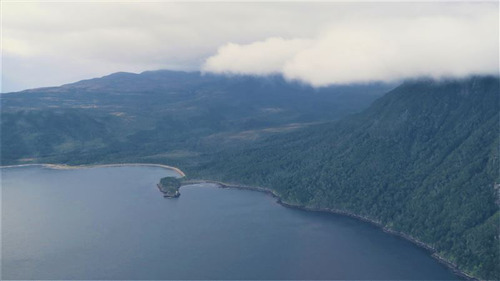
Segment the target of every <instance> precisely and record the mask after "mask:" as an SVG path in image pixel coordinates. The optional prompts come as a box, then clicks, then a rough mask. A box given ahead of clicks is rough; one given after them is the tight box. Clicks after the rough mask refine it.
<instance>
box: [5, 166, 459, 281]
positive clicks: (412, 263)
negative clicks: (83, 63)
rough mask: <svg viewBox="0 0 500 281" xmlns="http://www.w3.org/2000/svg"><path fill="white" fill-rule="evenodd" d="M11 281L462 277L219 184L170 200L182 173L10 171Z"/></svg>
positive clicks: (403, 249)
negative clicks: (161, 187) (168, 180)
mask: <svg viewBox="0 0 500 281" xmlns="http://www.w3.org/2000/svg"><path fill="white" fill-rule="evenodd" d="M1 173H2V233H1V234H2V278H3V279H58V280H60V279H82V280H85V279H127V280H132V279H142V280H154V279H156V280H158V279H282V280H283V279H434V280H436V279H440V280H443V279H459V277H458V276H456V275H454V274H453V273H452V272H451V271H450V270H449V269H447V268H446V267H445V266H443V265H441V264H440V263H438V262H437V261H436V260H434V259H433V258H431V256H430V254H429V253H428V252H427V251H425V250H423V249H421V248H418V247H416V246H414V245H413V244H411V243H409V242H408V241H405V240H403V239H401V238H398V237H396V236H393V235H389V234H387V233H384V232H383V231H382V230H380V229H378V228H376V227H375V226H372V225H370V224H368V223H364V222H360V221H357V220H355V219H352V218H349V217H344V216H340V215H334V214H325V213H315V212H306V211H301V210H296V209H290V208H286V207H283V206H281V205H279V204H277V203H276V202H275V201H276V200H275V199H273V198H272V197H271V196H269V195H266V194H263V193H259V192H255V191H247V190H237V189H221V188H217V187H216V186H214V185H211V184H199V185H193V186H186V187H183V188H181V194H182V195H181V197H180V198H177V199H165V198H163V196H162V194H161V193H160V192H159V191H158V189H157V187H156V183H157V182H159V180H160V178H161V177H165V176H174V175H176V173H175V172H173V171H170V170H165V169H163V168H159V167H143V166H127V167H100V168H86V169H72V170H55V169H49V168H44V167H41V166H29V167H17V168H4V169H1Z"/></svg>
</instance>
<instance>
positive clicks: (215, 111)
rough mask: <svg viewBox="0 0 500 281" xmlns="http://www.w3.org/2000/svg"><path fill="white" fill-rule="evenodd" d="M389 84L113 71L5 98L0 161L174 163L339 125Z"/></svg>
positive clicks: (194, 73)
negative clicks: (302, 129)
mask: <svg viewBox="0 0 500 281" xmlns="http://www.w3.org/2000/svg"><path fill="white" fill-rule="evenodd" d="M390 88H392V86H391V85H384V84H370V85H350V86H337V87H325V88H320V89H314V88H312V87H309V86H305V85H301V84H297V83H289V82H287V81H285V80H284V79H283V78H282V77H280V76H273V77H252V76H235V77H226V76H216V75H201V74H200V73H198V72H175V71H150V72H144V73H141V74H133V73H115V74H111V75H108V76H105V77H102V78H96V79H90V80H84V81H80V82H76V83H72V84H68V85H63V86H61V87H52V88H41V89H33V90H27V91H23V92H18V93H9V94H2V95H1V96H0V97H1V103H2V112H1V113H2V118H1V120H2V122H1V130H2V132H3V138H2V140H1V144H2V159H1V160H2V163H3V164H14V163H25V162H30V161H32V162H33V161H34V162H41V161H42V162H44V161H57V162H61V161H63V162H67V161H75V160H78V159H82V156H81V155H84V157H85V159H87V161H90V160H91V161H116V160H117V159H123V158H124V157H153V158H148V161H175V159H174V158H175V157H174V158H169V157H170V156H164V155H165V153H167V152H168V153H170V154H169V155H172V153H171V152H173V151H174V152H175V153H174V154H177V155H179V154H180V155H186V154H189V155H196V154H197V153H200V152H202V151H207V150H208V151H212V150H217V149H222V148H223V147H226V146H234V145H239V144H241V143H246V142H252V141H254V140H255V139H259V138H261V137H263V136H266V135H271V134H276V133H280V132H284V131H290V130H295V129H297V128H300V127H305V126H309V125H310V124H311V123H317V122H325V121H330V120H335V119H337V118H339V117H342V116H345V115H347V114H349V113H352V112H356V111H359V110H361V109H362V108H366V107H367V106H368V105H369V104H370V103H371V102H372V101H373V100H375V99H376V98H377V97H378V96H380V95H382V94H383V93H384V92H385V91H387V90H388V89H390ZM92 124H96V125H95V126H93V125H92ZM97 124H98V125H97ZM61 128H69V129H70V130H66V129H61ZM83 128H85V129H83ZM79 129H83V131H82V133H81V134H79V133H77V132H75V130H79ZM86 130H90V131H88V132H87V131H86ZM84 132H85V133H84ZM221 144H223V145H221Z"/></svg>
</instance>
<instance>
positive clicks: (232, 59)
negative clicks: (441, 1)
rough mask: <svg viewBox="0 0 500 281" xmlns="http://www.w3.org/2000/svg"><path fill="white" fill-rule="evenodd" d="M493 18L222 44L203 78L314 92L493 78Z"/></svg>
mask: <svg viewBox="0 0 500 281" xmlns="http://www.w3.org/2000/svg"><path fill="white" fill-rule="evenodd" d="M498 45H499V44H498V15H496V11H494V10H491V11H490V12H488V13H483V14H481V15H479V16H476V17H442V16H434V17H422V18H418V19H411V20H406V19H404V18H395V19H380V20H378V21H376V22H374V21H373V20H372V21H366V22H363V21H362V20H361V21H358V22H356V23H352V22H349V23H347V22H346V23H344V24H342V23H337V24H335V25H333V26H331V27H330V28H327V29H326V30H324V31H323V32H322V33H320V34H319V35H318V36H317V37H316V38H293V39H285V38H279V37H272V38H269V39H266V40H263V41H258V42H253V43H250V44H234V43H228V44H226V45H223V46H222V47H220V48H219V49H218V51H217V53H216V54H215V55H213V56H211V57H209V58H208V59H207V60H206V61H205V63H204V64H203V66H202V70H203V71H205V72H212V73H219V74H247V75H268V74H276V73H279V74H282V75H283V76H284V77H285V78H286V79H289V80H299V81H303V82H306V83H309V84H311V85H313V86H326V85H330V84H347V83H363V82H370V81H386V82H391V81H397V80H401V79H406V78H414V77H422V76H428V77H433V78H442V77H462V76H466V75H470V74H498V64H499V55H498V52H499V46H498Z"/></svg>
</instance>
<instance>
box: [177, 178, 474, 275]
mask: <svg viewBox="0 0 500 281" xmlns="http://www.w3.org/2000/svg"><path fill="white" fill-rule="evenodd" d="M203 183H209V184H215V185H217V186H218V187H219V188H234V189H241V190H251V191H258V192H262V193H265V194H268V195H270V196H271V197H273V198H276V199H277V201H276V203H278V204H280V205H281V206H283V207H286V208H291V209H298V210H302V211H306V212H322V213H329V214H335V215H342V216H347V217H350V218H353V219H357V220H360V221H363V222H366V223H370V224H371V225H374V226H376V227H378V228H380V229H381V230H382V231H383V232H385V233H388V234H391V235H394V236H398V237H400V238H403V239H405V240H406V241H409V242H411V243H412V244H414V245H415V246H417V247H420V248H422V249H424V250H426V251H428V252H429V253H430V254H431V257H432V258H434V259H436V260H437V261H438V262H439V263H441V264H442V265H444V266H446V267H447V268H448V269H450V270H451V271H452V272H453V273H454V274H456V275H458V276H460V277H462V278H465V279H466V280H475V281H477V280H479V279H478V278H475V277H474V276H471V275H469V274H467V273H466V272H463V271H461V270H460V269H458V267H457V265H456V264H454V263H452V262H450V261H448V260H447V259H445V258H444V257H442V256H440V255H439V254H438V253H437V251H436V249H435V248H434V247H432V246H430V245H428V244H426V243H424V242H422V241H420V240H418V239H417V238H414V237H412V236H411V235H408V234H406V233H402V232H399V231H395V230H392V229H389V228H387V227H385V226H384V225H382V224H381V223H380V222H379V221H376V220H373V219H370V218H367V217H364V216H360V215H357V214H354V213H351V212H348V211H344V210H339V209H331V208H312V207H307V206H302V205H295V204H291V203H287V202H283V201H282V199H281V197H280V196H279V194H278V193H276V192H275V191H274V190H271V189H269V188H265V187H257V186H249V185H240V184H232V183H225V182H221V181H214V180H187V181H184V182H183V183H182V185H181V187H184V186H187V185H195V184H203Z"/></svg>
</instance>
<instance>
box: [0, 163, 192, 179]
mask: <svg viewBox="0 0 500 281" xmlns="http://www.w3.org/2000/svg"><path fill="white" fill-rule="evenodd" d="M30 166H41V167H45V168H49V169H55V170H73V169H89V168H102V167H125V166H147V167H160V168H163V169H167V170H171V171H174V172H176V173H178V174H179V175H180V176H181V178H183V177H185V176H186V174H184V172H183V171H182V170H181V169H179V168H177V167H173V166H168V165H163V164H153V163H120V164H91V165H75V166H70V165H64V164H49V163H43V164H20V165H10V166H0V169H3V168H17V167H30Z"/></svg>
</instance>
